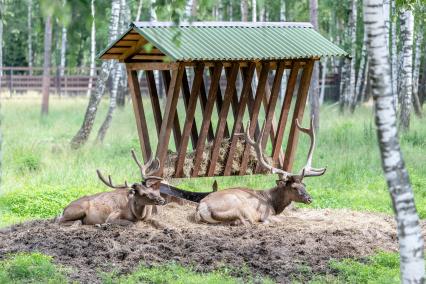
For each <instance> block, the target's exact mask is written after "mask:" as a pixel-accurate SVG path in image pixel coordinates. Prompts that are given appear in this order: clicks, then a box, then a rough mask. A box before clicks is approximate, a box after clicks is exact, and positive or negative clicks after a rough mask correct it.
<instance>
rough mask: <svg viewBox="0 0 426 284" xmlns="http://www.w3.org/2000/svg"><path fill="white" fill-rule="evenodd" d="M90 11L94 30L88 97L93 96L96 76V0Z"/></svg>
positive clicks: (92, 33) (91, 34) (93, 0)
mask: <svg viewBox="0 0 426 284" xmlns="http://www.w3.org/2000/svg"><path fill="white" fill-rule="evenodd" d="M90 9H91V11H92V28H91V31H90V70H89V85H88V86H87V97H90V96H91V95H92V88H93V77H94V76H95V75H96V63H95V57H96V25H95V0H92V1H91V5H90Z"/></svg>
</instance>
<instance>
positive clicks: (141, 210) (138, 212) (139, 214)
mask: <svg viewBox="0 0 426 284" xmlns="http://www.w3.org/2000/svg"><path fill="white" fill-rule="evenodd" d="M129 208H130V211H131V212H132V215H133V217H134V218H135V219H137V220H142V219H144V217H145V215H146V205H143V204H138V202H137V201H136V200H133V198H131V199H129Z"/></svg>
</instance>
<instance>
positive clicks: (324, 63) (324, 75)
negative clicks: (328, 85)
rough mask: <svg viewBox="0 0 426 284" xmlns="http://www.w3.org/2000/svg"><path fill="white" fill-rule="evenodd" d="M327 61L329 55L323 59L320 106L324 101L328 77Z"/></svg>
mask: <svg viewBox="0 0 426 284" xmlns="http://www.w3.org/2000/svg"><path fill="white" fill-rule="evenodd" d="M327 63H328V57H325V58H324V59H323V60H322V61H321V66H322V73H321V90H320V96H319V104H320V106H321V105H322V104H323V103H324V95H325V80H326V78H327Z"/></svg>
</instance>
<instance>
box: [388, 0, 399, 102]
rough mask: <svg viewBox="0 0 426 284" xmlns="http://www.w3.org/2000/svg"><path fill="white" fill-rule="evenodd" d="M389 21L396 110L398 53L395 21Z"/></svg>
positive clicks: (392, 1) (393, 5)
mask: <svg viewBox="0 0 426 284" xmlns="http://www.w3.org/2000/svg"><path fill="white" fill-rule="evenodd" d="M390 1H391V12H392V14H391V17H392V18H393V17H394V15H395V14H396V7H395V1H396V0H390ZM390 23H391V28H392V30H391V37H390V42H391V69H392V73H391V76H392V94H393V98H394V106H395V109H396V110H397V111H398V105H399V100H398V54H397V48H396V23H395V22H392V21H391V22H390Z"/></svg>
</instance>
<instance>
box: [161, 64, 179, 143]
mask: <svg viewBox="0 0 426 284" xmlns="http://www.w3.org/2000/svg"><path fill="white" fill-rule="evenodd" d="M161 73H162V75H163V82H164V90H165V92H166V94H167V95H169V94H170V93H169V91H168V90H169V86H170V71H167V70H163V71H161ZM182 76H183V75H182ZM181 84H182V82H181V83H180V84H179V86H180V85H181ZM173 137H174V140H175V146H176V149H179V147H180V141H181V139H182V133H181V131H180V124H179V115H178V112H175V114H174V119H173Z"/></svg>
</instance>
